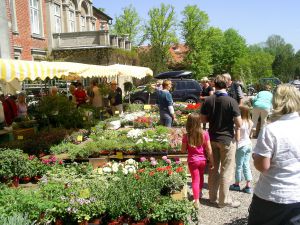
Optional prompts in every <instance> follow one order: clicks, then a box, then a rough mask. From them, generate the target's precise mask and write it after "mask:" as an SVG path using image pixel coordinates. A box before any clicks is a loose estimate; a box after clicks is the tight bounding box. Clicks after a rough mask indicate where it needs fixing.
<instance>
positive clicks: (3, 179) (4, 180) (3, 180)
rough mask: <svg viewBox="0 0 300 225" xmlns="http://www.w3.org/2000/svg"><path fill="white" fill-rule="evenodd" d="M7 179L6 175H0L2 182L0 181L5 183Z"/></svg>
mask: <svg viewBox="0 0 300 225" xmlns="http://www.w3.org/2000/svg"><path fill="white" fill-rule="evenodd" d="M8 180H9V178H8V177H6V176H3V177H1V182H2V183H7V182H8Z"/></svg>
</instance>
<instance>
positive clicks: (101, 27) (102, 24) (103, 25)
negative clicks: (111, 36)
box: [100, 22, 105, 30]
mask: <svg viewBox="0 0 300 225" xmlns="http://www.w3.org/2000/svg"><path fill="white" fill-rule="evenodd" d="M104 29H105V23H103V22H101V23H100V30H104Z"/></svg>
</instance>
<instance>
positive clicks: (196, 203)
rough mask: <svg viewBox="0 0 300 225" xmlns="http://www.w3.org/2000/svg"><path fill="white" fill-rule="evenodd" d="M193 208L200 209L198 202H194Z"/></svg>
mask: <svg viewBox="0 0 300 225" xmlns="http://www.w3.org/2000/svg"><path fill="white" fill-rule="evenodd" d="M194 207H195V209H199V207H200V203H199V201H194Z"/></svg>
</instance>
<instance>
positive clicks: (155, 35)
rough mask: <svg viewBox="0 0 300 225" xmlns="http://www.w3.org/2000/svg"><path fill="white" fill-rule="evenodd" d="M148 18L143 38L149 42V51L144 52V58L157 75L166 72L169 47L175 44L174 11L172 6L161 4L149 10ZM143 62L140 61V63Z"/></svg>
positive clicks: (142, 60)
mask: <svg viewBox="0 0 300 225" xmlns="http://www.w3.org/2000/svg"><path fill="white" fill-rule="evenodd" d="M148 16H149V22H148V24H147V25H146V33H145V37H146V40H148V41H149V42H150V49H149V50H148V51H145V52H144V54H146V55H147V57H146V56H144V57H146V58H147V63H148V66H150V68H151V69H152V70H153V72H154V74H157V73H159V72H163V71H165V70H167V63H168V61H169V57H170V54H169V49H170V46H171V44H173V43H176V42H177V37H176V32H175V29H176V20H175V10H174V7H173V6H171V5H165V4H163V3H162V4H161V5H160V8H152V9H150V10H149V12H148ZM144 61H145V59H141V62H144ZM147 63H146V64H147ZM144 65H145V62H144Z"/></svg>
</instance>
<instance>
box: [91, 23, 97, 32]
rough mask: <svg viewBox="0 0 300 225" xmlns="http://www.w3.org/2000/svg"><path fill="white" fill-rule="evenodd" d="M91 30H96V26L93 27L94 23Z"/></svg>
mask: <svg viewBox="0 0 300 225" xmlns="http://www.w3.org/2000/svg"><path fill="white" fill-rule="evenodd" d="M92 30H93V31H94V30H96V25H95V23H92Z"/></svg>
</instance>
